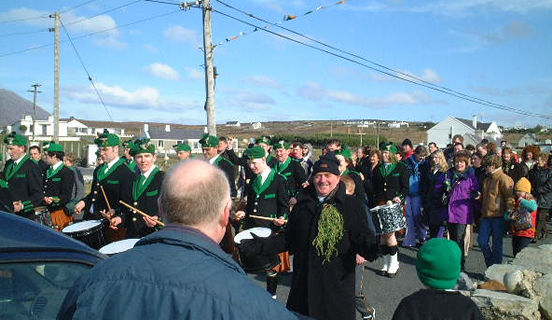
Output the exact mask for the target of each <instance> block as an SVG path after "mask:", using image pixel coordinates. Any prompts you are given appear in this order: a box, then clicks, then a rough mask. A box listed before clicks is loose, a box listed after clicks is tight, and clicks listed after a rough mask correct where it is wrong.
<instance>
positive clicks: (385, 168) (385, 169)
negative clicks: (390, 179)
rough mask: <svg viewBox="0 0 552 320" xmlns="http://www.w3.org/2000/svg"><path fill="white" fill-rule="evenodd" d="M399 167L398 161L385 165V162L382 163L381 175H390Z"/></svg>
mask: <svg viewBox="0 0 552 320" xmlns="http://www.w3.org/2000/svg"><path fill="white" fill-rule="evenodd" d="M396 167H397V164H396V163H391V164H389V165H387V166H386V165H385V163H382V164H381V166H380V169H379V170H380V173H381V176H382V177H384V178H385V177H387V176H388V175H390V174H391V172H393V171H394V170H395V168H396Z"/></svg>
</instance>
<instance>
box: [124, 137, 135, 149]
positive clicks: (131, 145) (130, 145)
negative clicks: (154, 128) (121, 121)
mask: <svg viewBox="0 0 552 320" xmlns="http://www.w3.org/2000/svg"><path fill="white" fill-rule="evenodd" d="M122 146H123V147H124V148H125V149H126V148H129V149H132V148H134V141H133V140H132V139H131V140H125V141H123V144H122Z"/></svg>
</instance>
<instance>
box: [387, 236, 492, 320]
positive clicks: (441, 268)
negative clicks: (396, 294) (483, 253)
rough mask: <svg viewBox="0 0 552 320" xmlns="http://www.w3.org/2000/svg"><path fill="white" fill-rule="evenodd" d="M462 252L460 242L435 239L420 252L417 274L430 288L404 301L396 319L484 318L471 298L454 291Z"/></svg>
mask: <svg viewBox="0 0 552 320" xmlns="http://www.w3.org/2000/svg"><path fill="white" fill-rule="evenodd" d="M461 255H462V252H461V251H460V248H459V247H458V245H457V244H456V242H454V241H451V240H448V239H444V238H433V239H430V240H429V241H427V242H426V243H425V244H424V245H423V246H422V247H421V248H420V250H419V251H418V256H417V260H416V271H417V274H418V278H419V279H420V281H421V282H422V283H423V284H424V285H425V286H426V288H425V289H422V290H420V291H418V292H415V293H413V294H411V295H409V296H407V297H405V298H403V299H402V300H401V302H400V303H399V305H398V306H397V309H396V310H395V313H394V314H393V320H407V319H408V320H411V319H414V320H416V319H420V320H421V319H448V320H456V319H458V320H460V319H470V320H479V319H483V316H482V315H481V311H480V310H479V308H478V307H477V305H476V304H475V302H473V300H472V299H471V298H470V297H466V296H464V295H462V294H461V293H459V292H457V291H453V290H452V289H454V288H455V287H456V284H457V282H458V278H459V276H460V268H461V265H460V261H461Z"/></svg>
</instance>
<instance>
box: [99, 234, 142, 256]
mask: <svg viewBox="0 0 552 320" xmlns="http://www.w3.org/2000/svg"><path fill="white" fill-rule="evenodd" d="M138 241H140V239H135V238H131V239H125V240H121V241H115V242H112V243H110V244H108V245H106V246H103V247H101V248H100V250H99V251H100V253H103V254H105V255H107V256H112V255H115V254H118V253H122V252H125V251H127V250H130V249H132V248H134V245H135V244H136V242H138Z"/></svg>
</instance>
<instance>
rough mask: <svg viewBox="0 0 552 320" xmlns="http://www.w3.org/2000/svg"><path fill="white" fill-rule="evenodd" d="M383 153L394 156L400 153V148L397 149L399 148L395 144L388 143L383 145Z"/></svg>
mask: <svg viewBox="0 0 552 320" xmlns="http://www.w3.org/2000/svg"><path fill="white" fill-rule="evenodd" d="M381 151H389V152H391V153H392V154H397V153H399V148H397V146H396V145H395V144H394V143H393V142H388V143H384V144H383V145H382V147H381Z"/></svg>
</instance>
